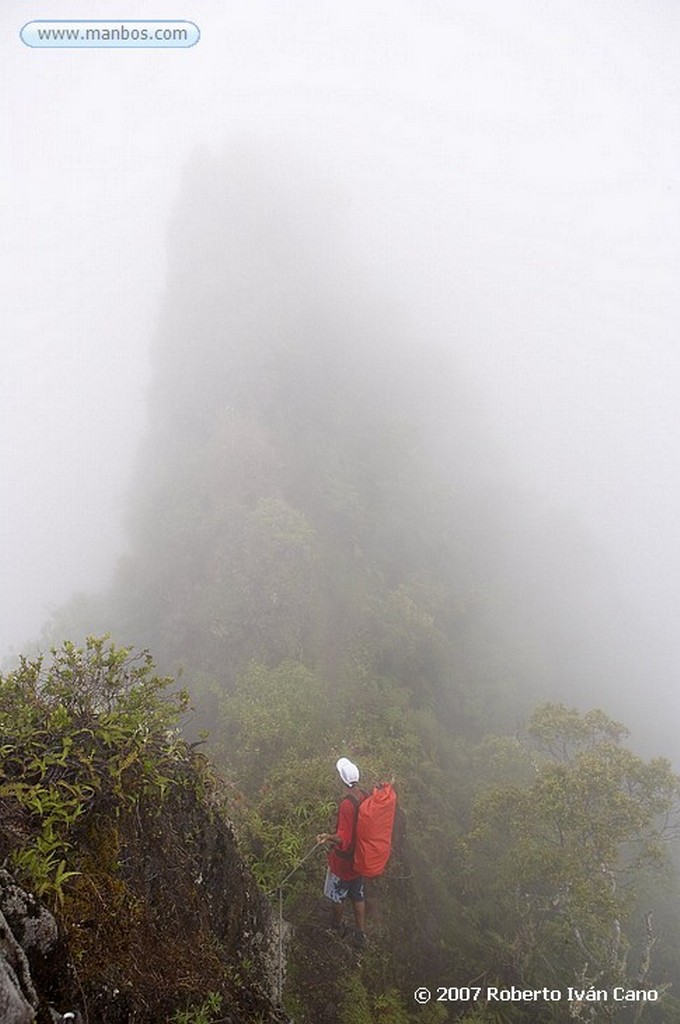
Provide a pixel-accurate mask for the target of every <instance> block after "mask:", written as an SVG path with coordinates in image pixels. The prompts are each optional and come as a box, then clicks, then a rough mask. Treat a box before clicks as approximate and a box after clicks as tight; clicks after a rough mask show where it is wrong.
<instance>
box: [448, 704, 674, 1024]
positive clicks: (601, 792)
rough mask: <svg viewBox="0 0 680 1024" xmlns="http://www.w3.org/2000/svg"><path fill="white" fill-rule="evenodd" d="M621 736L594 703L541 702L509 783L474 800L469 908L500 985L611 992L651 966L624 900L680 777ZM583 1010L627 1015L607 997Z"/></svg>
mask: <svg viewBox="0 0 680 1024" xmlns="http://www.w3.org/2000/svg"><path fill="white" fill-rule="evenodd" d="M625 735H626V729H625V728H624V727H623V726H621V725H619V724H618V723H616V722H613V721H612V720H611V719H609V718H608V717H607V716H606V715H605V714H604V713H603V712H601V711H590V712H587V713H586V714H579V712H577V711H575V710H570V709H568V708H566V707H564V706H562V705H545V706H543V707H542V708H540V709H539V710H538V711H536V712H535V714H534V715H533V717H532V719H531V722H530V725H529V730H528V737H527V740H526V741H525V742H524V743H523V744H522V745H519V746H516V748H515V758H514V764H513V765H512V766H511V767H510V768H509V766H508V764H507V763H506V765H505V769H504V771H505V774H504V781H500V777H499V776H496V778H495V779H493V778H492V779H491V782H490V784H487V785H486V786H485V787H483V789H482V791H481V792H480V793H479V795H478V797H477V800H476V804H475V807H474V827H473V828H472V829H471V830H470V832H469V833H468V835H467V836H466V838H465V841H464V847H465V850H466V853H467V857H468V861H467V863H468V871H469V875H468V898H469V901H470V906H471V910H470V912H471V914H472V915H473V916H474V917H475V919H476V923H477V925H478V927H479V930H480V933H481V936H482V940H481V941H482V944H483V945H484V946H485V947H486V955H487V957H490V960H487V962H488V963H490V965H491V966H490V971H491V972H492V973H493V974H495V975H496V976H497V977H499V978H500V979H502V980H504V981H506V982H507V983H514V984H519V985H521V986H526V987H533V986H536V985H538V986H539V987H540V986H542V985H545V984H551V985H554V986H556V987H562V988H563V989H564V990H565V991H566V988H567V986H576V987H578V988H580V989H587V988H588V987H589V986H594V987H596V988H602V989H611V988H612V987H613V986H615V985H627V984H628V983H630V987H635V986H634V984H633V982H634V980H635V978H637V981H638V983H642V982H643V981H645V980H646V979H647V976H648V975H649V974H650V971H651V964H650V954H651V949H652V945H653V941H654V935H653V930H652V923H651V920H650V919H649V918H647V924H646V927H645V934H644V935H642V936H639V937H638V939H639V953H638V959H639V963H637V964H634V963H632V962H631V944H632V939H633V936H632V931H631V907H632V902H633V897H634V893H635V884H636V880H637V879H639V877H640V873H641V869H642V866H643V865H644V864H645V863H649V862H650V861H653V860H660V859H662V858H663V840H664V839H667V838H669V836H671V835H672V816H673V814H674V812H677V809H678V798H679V796H680V780H679V779H678V777H677V776H676V775H674V774H673V772H672V771H671V766H670V764H669V762H668V761H666V760H664V759H662V758H656V759H654V760H652V761H649V762H645V761H643V760H642V759H641V758H639V757H637V756H636V755H635V754H634V753H632V752H631V751H630V750H628V749H626V748H625V747H624V746H622V744H621V741H622V739H623V738H624V737H625ZM636 971H637V973H636ZM641 1009H643V1007H642V1006H638V1007H637V1008H636V1010H635V1013H638V1014H639V1012H640V1010H641ZM591 1010H593V1013H594V1015H592V1014H591V1016H587V1015H586V1014H587V1013H591ZM580 1012H581V1011H580V1010H579V1008H578V1006H577V1007H575V1008H573V1009H572V1013H576V1014H577V1017H576V1019H579V1017H578V1014H579V1013H580ZM582 1012H583V1016H581V1017H580V1019H583V1020H608V1019H610V1018H611V1017H613V1016H614V1015H615V1014H618V1015H619V1019H622V1018H621V1017H620V1014H621V1008H620V1006H618V1007H617V1006H616V1005H612V1003H611V1002H610V1003H602V1004H601V1005H600V1006H599V1007H598V1008H597V1009H596V1010H595V1009H594V1008H593V1007H590V1006H589V1007H587V1008H586V1007H584V1008H583V1011H582ZM631 1019H633V1018H631ZM634 1019H639V1016H638V1017H635V1018H634Z"/></svg>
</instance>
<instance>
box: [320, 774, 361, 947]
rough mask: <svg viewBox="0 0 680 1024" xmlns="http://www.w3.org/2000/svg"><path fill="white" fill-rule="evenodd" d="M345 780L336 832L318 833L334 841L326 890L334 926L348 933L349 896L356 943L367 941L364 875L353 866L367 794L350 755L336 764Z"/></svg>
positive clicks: (339, 930)
mask: <svg viewBox="0 0 680 1024" xmlns="http://www.w3.org/2000/svg"><path fill="white" fill-rule="evenodd" d="M335 767H336V768H337V770H338V775H339V776H340V779H341V780H342V785H343V790H344V797H343V799H342V800H341V801H340V804H339V806H338V818H337V823H336V826H335V832H333V833H330V832H322V833H321V835H318V836H317V837H316V839H317V842H319V843H330V844H331V848H330V850H329V852H328V868H327V870H326V881H325V883H324V887H323V892H324V896H326V897H327V899H329V900H330V901H331V903H332V904H333V927H334V928H335V929H336V931H338V932H339V933H340V934H341V935H344V934H345V928H344V925H343V921H342V914H343V910H344V908H345V900H346V899H347V897H348V896H349V899H350V901H351V903H352V909H353V910H354V923H355V925H356V943H357V945H358V946H360V947H363V946H365V945H366V933H365V931H364V921H365V916H366V904H365V902H364V879H363V877H362V876H361V875H358V874H357V873H356V871H355V870H354V869H353V867H352V857H353V855H354V842H355V832H356V821H357V812H358V807H359V804H360V803H361V801H362V800H363V798H364V796H365V794H364V793H362V791H361V790H360V789H358V788H357V786H358V782H359V769H358V768H357V766H356V765H355V764H353V763H352V762H351V761H350V760H349V758H347V757H341V758H340V760H339V761H338V763H337V764H336V766H335Z"/></svg>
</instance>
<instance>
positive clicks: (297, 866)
mask: <svg viewBox="0 0 680 1024" xmlns="http://www.w3.org/2000/svg"><path fill="white" fill-rule="evenodd" d="M319 846H323V842H318V841H317V842H316V843H314V846H313V847H312V848H311V850H309V851H308V852H307V853H306V854H305V855H304V857H303V858H302V860H300V861H298V863H297V864H296V865H295V867H294V868H293V870H292V871H289V872H288V874H287V875H286V877H285V878H282V879H281V881H280V882H279V884H278V885H277V886H275V888H274V889H270V890H269V892H268V893H267V894H266V895H267V896H273V895H274V893H276V892H278V891H279V889H282V888H283V887H284V885H285V884H286V882H287V881H288V879H289V878H292V877H293V875H294V874H295V872H296V871H299V869H300V868H301V867H302V865H303V864H304V862H305V861H306V860H308V859H309V858H310V857H311V856H312V854H313V853H314V851H315V850H316V849H317V847H319Z"/></svg>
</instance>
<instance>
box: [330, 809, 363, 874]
mask: <svg viewBox="0 0 680 1024" xmlns="http://www.w3.org/2000/svg"><path fill="white" fill-rule="evenodd" d="M357 796H358V797H359V798H360V799H361V794H360V793H358V792H357ZM356 820H357V809H356V807H355V805H354V802H353V801H352V800H351V799H350V798H349V797H348V796H346V797H345V798H344V800H341V801H340V806H339V807H338V820H337V824H336V826H335V831H336V832H337V834H338V835H339V836H340V842H339V843H336V844H335V845H334V847H333V849H332V850H331V851H330V852H329V854H328V866H329V868H330V869H331V871H332V872H333V874H334V875H337V876H338V878H341V879H342V880H343V882H351V881H352V879H353V878H360V877H361V875H359V874H357V872H356V871H355V870H354V869H353V867H352V859H351V857H350V858H347V857H339V856H338V853H342V852H343V851H345V850H349V848H350V847H352V848H353V846H354V830H355V827H356ZM352 852H354V851H353V849H352Z"/></svg>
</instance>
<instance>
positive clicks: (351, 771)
mask: <svg viewBox="0 0 680 1024" xmlns="http://www.w3.org/2000/svg"><path fill="white" fill-rule="evenodd" d="M335 767H336V768H337V769H338V772H339V774H340V778H341V779H342V781H343V782H344V783H345V785H346V786H353V785H354V783H355V782H358V781H359V769H358V768H357V766H356V765H355V764H352V762H351V761H350V759H349V758H348V757H341V758H340V760H339V761H338V763H337V764H336V766H335Z"/></svg>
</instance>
